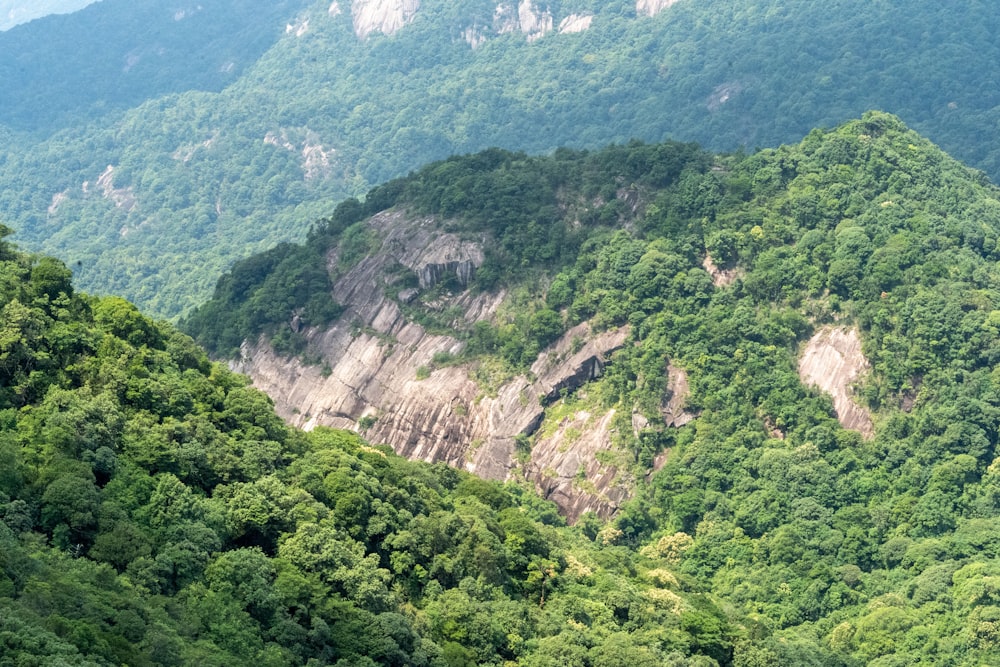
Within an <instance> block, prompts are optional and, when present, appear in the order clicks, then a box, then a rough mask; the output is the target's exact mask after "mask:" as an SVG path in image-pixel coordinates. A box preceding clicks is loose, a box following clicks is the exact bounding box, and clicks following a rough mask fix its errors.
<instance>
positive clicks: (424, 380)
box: [233, 211, 628, 518]
mask: <svg viewBox="0 0 1000 667" xmlns="http://www.w3.org/2000/svg"><path fill="white" fill-rule="evenodd" d="M369 225H370V226H371V228H372V230H373V232H375V233H377V234H378V235H379V238H380V239H381V248H380V250H378V251H376V252H375V253H373V254H371V255H369V256H367V257H365V258H364V259H362V260H361V261H360V262H358V263H357V264H356V265H354V266H353V267H351V268H350V269H349V270H348V271H346V272H344V273H343V275H340V276H339V277H338V278H337V279H336V281H335V284H334V296H335V298H336V300H337V301H338V302H339V303H341V304H342V305H343V306H344V307H345V312H344V314H342V316H341V317H340V318H338V320H337V321H335V322H334V323H333V324H332V325H331V326H329V327H327V328H325V329H323V330H318V329H316V330H307V331H306V332H305V333H306V334H307V336H308V338H309V341H310V349H311V350H312V351H313V352H314V353H318V354H320V355H321V356H322V361H323V364H322V365H305V364H303V363H302V362H300V361H299V360H297V359H288V358H284V357H280V356H279V355H277V354H276V353H275V352H274V351H273V350H272V348H271V347H270V346H269V345H268V344H267V341H266V340H264V339H261V340H257V341H250V342H246V343H244V345H243V347H242V356H241V359H240V360H239V361H237V362H234V363H233V366H234V368H235V370H238V371H240V372H243V373H246V374H247V375H249V376H250V377H251V378H252V379H253V381H254V384H255V385H256V386H257V387H258V388H260V389H262V390H264V391H265V392H267V393H268V394H270V395H271V397H272V398H273V399H274V401H275V406H276V408H277V410H278V413H279V414H281V416H282V417H283V418H285V419H286V420H287V421H289V422H290V423H292V424H294V425H296V426H301V427H303V428H306V429H310V428H314V427H316V426H320V425H323V426H333V427H338V428H350V429H356V430H359V431H361V432H362V433H363V434H364V435H365V437H366V438H368V439H369V440H370V441H372V442H375V443H386V444H389V445H391V446H392V447H393V448H394V449H395V450H396V451H397V452H398V453H399V454H401V455H403V456H406V457H409V458H414V459H421V460H425V461H444V462H447V463H449V464H450V465H453V466H456V467H461V468H465V469H466V470H469V471H471V472H475V473H476V474H478V475H480V476H482V477H485V478H489V479H498V480H506V479H510V478H512V477H522V478H526V479H529V480H531V481H533V482H534V483H535V484H536V485H537V486H538V487H539V488H540V489H541V490H542V492H543V493H546V494H547V495H548V496H549V497H551V498H552V499H553V500H555V501H556V502H557V503H559V505H560V507H562V509H563V510H564V511H565V512H566V513H567V515H568V516H569V517H571V518H575V517H576V516H578V515H579V513H580V512H583V511H585V510H587V509H592V510H594V511H598V512H600V513H603V514H605V515H607V514H609V513H611V512H613V511H614V510H615V509H616V508H617V507H618V504H619V503H620V502H621V500H622V499H624V498H625V497H626V495H627V493H628V490H627V488H626V487H625V486H623V485H621V484H619V482H618V481H616V480H617V477H618V475H617V472H616V471H615V470H614V469H609V468H608V467H606V466H601V465H600V464H599V463H598V462H597V460H596V458H595V453H596V452H597V451H600V450H601V449H608V448H609V447H610V438H609V436H608V430H607V428H606V427H607V424H609V423H610V421H609V420H610V417H608V416H607V415H603V416H600V417H599V418H597V419H596V421H595V428H594V429H593V430H592V432H591V431H588V434H587V436H586V437H582V438H580V439H579V442H577V443H575V445H574V446H573V448H572V452H571V453H569V454H566V453H565V452H561V451H560V447H563V444H565V438H563V440H562V441H558V442H555V441H550V440H542V441H540V443H539V445H538V446H537V447H536V450H537V451H536V450H533V451H532V452H531V454H530V460H529V461H528V463H526V464H524V465H523V466H522V465H521V464H520V463H519V462H518V455H517V454H518V452H517V446H518V441H519V436H529V435H532V434H534V433H535V432H536V431H537V429H538V428H539V426H540V424H541V423H542V421H543V419H544V417H545V406H546V405H548V404H550V403H551V402H553V401H555V400H557V399H558V398H559V397H560V396H562V395H564V394H565V393H567V392H571V391H574V390H576V389H578V388H579V387H581V386H582V385H584V384H585V383H587V382H589V381H590V380H593V379H595V378H597V377H599V376H600V375H601V374H602V373H603V372H604V368H605V364H607V363H608V358H609V356H610V355H611V354H612V353H613V352H614V351H615V350H617V349H619V348H620V347H621V346H622V345H624V343H625V340H626V338H627V336H628V330H627V329H626V328H621V329H616V330H612V331H604V332H593V331H591V329H590V327H589V325H587V324H581V325H578V326H576V327H574V328H572V329H571V330H570V331H568V332H566V333H565V334H564V335H563V336H562V337H560V339H559V340H557V341H556V342H555V343H554V344H552V345H551V346H549V347H548V348H547V349H546V350H544V351H543V352H542V353H541V354H540V355H539V357H538V359H537V360H536V361H535V363H534V364H533V365H532V367H531V369H530V373H529V374H527V375H518V376H516V377H513V378H508V379H506V380H505V381H502V382H500V383H499V386H496V387H494V388H492V389H490V388H488V387H484V386H483V385H482V381H481V380H479V381H477V378H476V375H475V372H476V366H475V365H474V364H464V365H458V364H451V363H449V361H448V360H450V359H452V358H454V356H455V355H457V354H459V353H460V352H461V351H462V349H463V347H464V343H463V342H462V340H460V339H459V338H458V337H457V336H452V335H446V334H442V333H431V332H429V331H428V330H427V329H426V328H425V327H424V326H421V325H420V324H418V323H417V322H414V321H411V320H410V319H408V318H407V317H406V316H404V313H403V308H405V307H409V306H408V304H406V303H405V300H402V299H400V298H399V297H400V295H402V294H403V293H404V292H409V291H410V290H397V289H394V284H395V281H398V280H400V279H401V272H402V274H405V273H406V272H412V273H414V274H416V275H417V277H418V279H419V283H420V285H421V287H420V288H419V289H416V288H410V289H411V290H414V289H415V290H416V292H417V293H421V292H423V291H424V290H426V289H430V288H432V287H434V285H435V284H436V282H437V281H439V280H441V279H442V277H443V276H444V275H446V274H449V273H450V274H451V275H453V276H454V279H455V281H456V283H457V284H459V285H464V284H467V282H468V281H469V280H470V279H471V277H472V274H473V272H474V271H475V269H476V268H478V266H480V265H481V264H482V261H483V255H482V248H481V246H480V245H479V244H477V243H475V242H473V241H470V240H468V239H462V238H459V237H458V236H456V235H454V234H450V233H447V232H443V231H442V230H441V228H440V225H439V224H438V223H437V222H436V221H435V220H434V219H432V218H415V219H414V218H409V217H407V216H406V215H405V214H404V213H402V212H399V211H387V212H384V213H381V214H378V215H376V216H374V217H373V218H372V219H371V220H370V221H369ZM336 264H337V262H336V257H332V258H331V266H336ZM430 267H436V268H433V270H431V269H430ZM411 284H412V283H411ZM434 295H435V306H436V307H438V308H439V310H438V312H439V313H442V314H444V313H447V317H449V318H452V320H451V326H452V327H453V328H455V329H460V328H463V327H468V326H471V324H472V323H474V322H476V321H479V320H484V319H490V318H492V317H493V316H494V315H495V313H496V311H497V309H498V308H499V306H500V305H501V303H502V302H503V300H504V297H505V295H504V294H503V293H499V294H490V293H478V294H473V293H472V292H471V291H468V290H463V291H460V292H458V293H455V294H452V293H450V292H447V291H444V293H443V294H442V290H440V289H439V290H436V291H435V292H434ZM408 298H411V299H412V298H414V297H413V295H412V294H410V295H408ZM426 305H427V304H424V306H425V307H426ZM606 418H607V419H606ZM560 443H562V444H560ZM567 451H568V450H567ZM564 454H565V455H564ZM553 471H554V472H553Z"/></svg>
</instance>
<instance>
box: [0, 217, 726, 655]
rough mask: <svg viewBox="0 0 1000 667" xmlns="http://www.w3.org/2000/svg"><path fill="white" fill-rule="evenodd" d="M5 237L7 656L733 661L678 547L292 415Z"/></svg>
mask: <svg viewBox="0 0 1000 667" xmlns="http://www.w3.org/2000/svg"><path fill="white" fill-rule="evenodd" d="M7 232H9V230H7V229H5V228H0V315H2V317H0V656H2V658H0V662H3V664H12V665H14V664H16V665H84V666H87V667H98V666H99V667H111V666H112V665H123V664H128V665H145V666H150V665H192V664H198V665H234V664H250V663H259V664H265V665H277V666H281V667H292V666H294V665H311V664H328V665H341V666H343V665H369V666H370V665H385V666H393V667H403V666H414V667H420V666H427V667H450V666H452V665H469V664H476V665H496V666H497V667H501V666H502V665H512V664H523V665H544V664H551V663H552V661H553V660H556V659H557V658H558V657H559V656H565V655H573V656H574V659H575V660H576V661H577V662H578V663H579V664H584V663H585V664H587V665H612V664H650V665H652V664H663V663H669V664H676V665H682V666H687V665H692V666H695V665H712V664H719V662H723V663H725V662H727V661H728V659H729V656H730V655H731V653H732V651H733V641H734V638H735V636H736V635H737V633H739V632H740V629H739V620H738V619H736V618H733V619H730V618H729V617H728V616H727V615H726V614H725V613H724V612H723V610H722V609H721V608H720V607H719V606H718V605H717V604H716V603H715V602H714V601H713V600H712V599H711V598H709V597H708V596H706V595H704V594H703V593H699V592H698V591H697V590H696V589H695V587H694V585H693V582H691V581H689V580H682V579H678V578H677V577H676V576H675V575H674V574H673V572H675V571H676V565H677V563H676V561H675V560H671V559H670V558H669V557H666V556H662V555H659V554H656V553H650V554H648V555H640V554H632V553H630V552H629V551H628V550H626V549H624V548H622V547H614V546H611V545H610V544H608V543H607V540H605V539H603V538H602V537H601V536H599V530H600V529H601V525H600V524H599V523H596V522H590V523H589V524H588V525H587V526H586V528H584V529H569V528H567V527H566V526H565V525H564V524H563V522H562V521H561V519H560V517H559V516H558V515H557V514H556V513H555V511H554V508H553V507H552V506H551V505H550V504H548V503H545V502H543V501H542V500H540V499H539V498H538V497H536V496H533V495H532V494H531V493H529V492H528V491H526V490H525V489H523V488H520V487H516V486H507V487H504V486H501V485H499V484H495V483H488V482H484V481H482V480H478V479H475V478H473V477H471V476H469V475H465V474H461V473H459V472H457V471H455V470H452V469H449V468H446V467H444V466H428V465H425V464H419V463H412V462H409V461H406V460H404V459H402V458H400V457H397V456H395V455H393V454H391V452H389V451H387V450H386V449H384V448H374V447H371V446H369V445H367V444H366V443H365V442H364V441H362V440H361V439H360V438H358V437H357V436H355V435H353V434H349V433H346V432H340V431H332V430H328V429H319V430H317V431H315V432H313V433H310V434H305V433H302V432H300V431H296V430H292V429H289V428H288V427H286V426H285V425H284V424H283V423H282V422H281V420H280V419H279V418H278V417H277V416H276V415H275V414H274V412H273V410H272V406H271V403H270V402H269V401H268V399H267V397H266V396H264V395H263V394H261V393H260V392H258V391H256V390H254V389H252V388H250V387H248V386H247V381H246V379H245V378H243V377H240V376H237V375H235V374H233V373H231V372H229V371H228V370H226V368H225V367H223V366H220V365H213V364H211V363H210V362H209V361H208V359H207V358H206V356H205V354H204V352H203V351H202V350H200V349H199V348H198V347H197V346H196V345H195V344H194V343H193V342H192V341H191V339H190V338H187V337H186V336H183V335H181V334H180V333H178V332H177V331H176V330H174V329H172V328H171V327H169V326H168V325H165V324H162V323H156V322H154V321H152V320H150V319H148V318H146V317H145V316H143V315H142V314H141V313H139V311H138V310H137V309H136V308H135V307H134V306H132V305H131V304H129V303H128V302H126V301H124V300H123V299H121V298H118V297H107V298H100V299H98V298H93V297H88V296H86V295H83V294H81V293H79V292H77V291H75V290H74V289H73V286H72V284H71V282H70V274H69V271H68V269H67V268H66V267H65V266H64V265H62V264H61V263H60V262H58V261H57V260H55V259H53V258H50V257H40V256H28V255H25V254H22V253H19V252H17V251H16V250H15V249H14V248H12V247H11V246H9V245H8V244H7V243H6V242H4V241H3V240H2V236H3V235H6V234H7ZM633 609H634V610H635V611H633ZM639 610H641V614H640V613H639Z"/></svg>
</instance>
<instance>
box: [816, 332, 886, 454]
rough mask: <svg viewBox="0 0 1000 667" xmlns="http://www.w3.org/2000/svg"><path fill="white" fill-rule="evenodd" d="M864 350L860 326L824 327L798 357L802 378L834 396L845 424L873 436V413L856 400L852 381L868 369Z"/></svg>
mask: <svg viewBox="0 0 1000 667" xmlns="http://www.w3.org/2000/svg"><path fill="white" fill-rule="evenodd" d="M869 367H870V366H869V364H868V360H867V359H866V358H865V356H864V354H863V353H862V351H861V337H860V336H859V335H858V330H857V329H854V328H848V327H825V328H823V329H820V330H819V331H817V332H816V334H815V335H813V337H812V338H810V339H809V341H808V342H807V343H806V346H805V349H804V350H803V351H802V356H801V357H800V358H799V375H800V377H801V378H802V382H804V383H805V384H807V385H808V384H811V385H815V386H816V387H818V388H819V389H820V390H822V391H824V392H826V393H828V394H830V396H831V397H832V398H833V408H834V410H836V412H837V419H838V420H840V423H841V424H842V425H843V427H844V428H849V429H853V430H855V431H858V432H859V433H861V435H863V436H864V437H865V438H870V437H872V434H873V433H874V425H873V424H872V418H871V415H870V414H869V413H868V411H867V410H865V409H864V408H863V407H861V406H860V405H858V404H857V402H855V400H854V393H853V385H854V383H855V382H857V381H858V380H859V379H860V378H861V376H862V375H863V374H864V373H865V372H866V371H867V370H868V369H869Z"/></svg>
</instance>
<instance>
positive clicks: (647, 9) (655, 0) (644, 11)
mask: <svg viewBox="0 0 1000 667" xmlns="http://www.w3.org/2000/svg"><path fill="white" fill-rule="evenodd" d="M675 2H677V0H636V3H635V13H636V14H639V15H645V16H656V15H657V14H659V13H660V12H661V11H663V10H664V9H666V8H667V7H669V6H670V5H672V4H674V3H675Z"/></svg>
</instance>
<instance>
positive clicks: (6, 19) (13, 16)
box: [0, 0, 96, 30]
mask: <svg viewBox="0 0 1000 667" xmlns="http://www.w3.org/2000/svg"><path fill="white" fill-rule="evenodd" d="M95 1H96V0H0V30H10V29H11V28H13V27H14V26H16V25H19V24H21V23H26V22H28V21H31V20H32V19H37V18H41V17H42V16H48V15H49V14H68V13H70V12H75V11H77V10H79V9H83V8H84V7H86V6H87V5H90V4H93V3H94V2H95Z"/></svg>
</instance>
